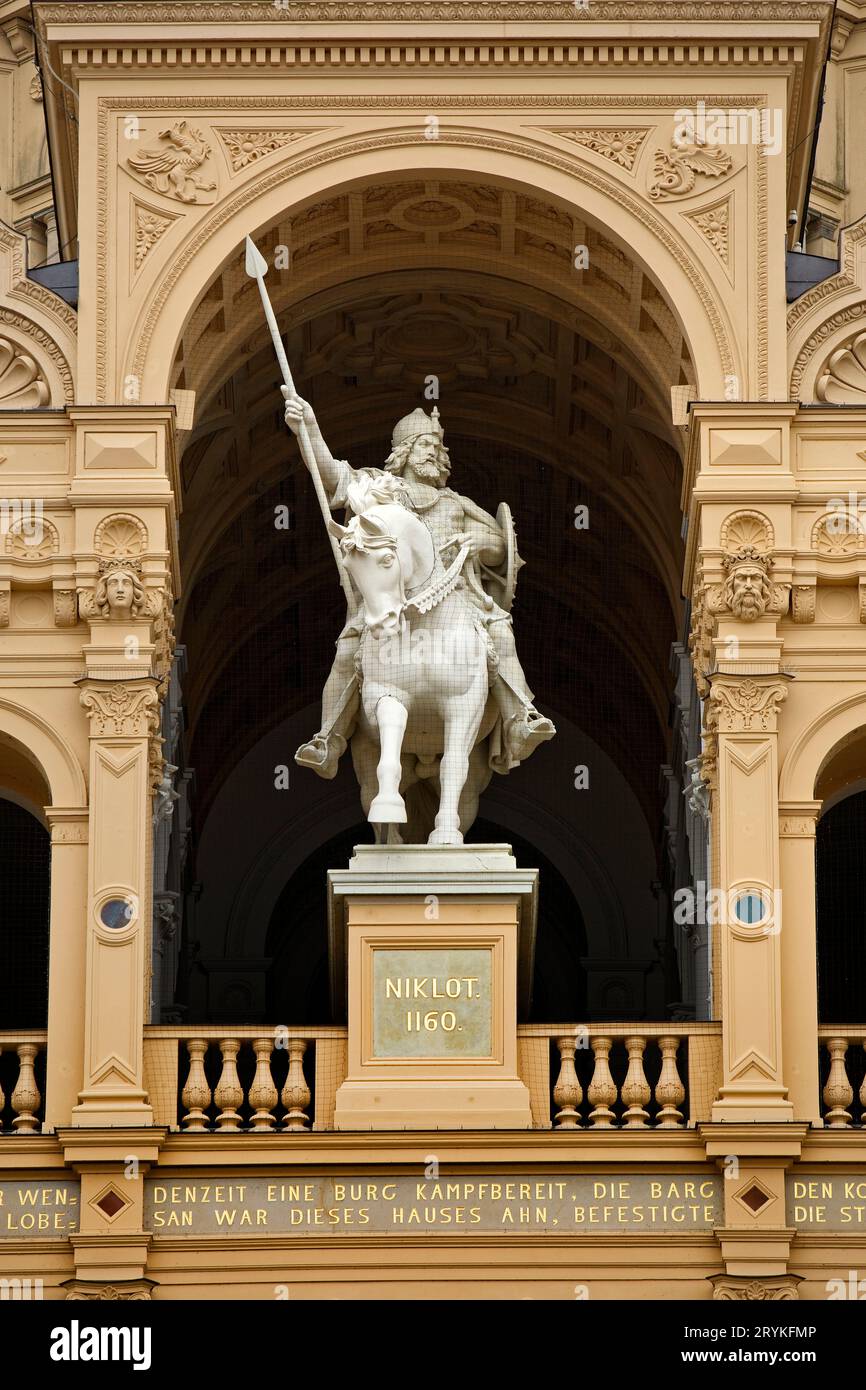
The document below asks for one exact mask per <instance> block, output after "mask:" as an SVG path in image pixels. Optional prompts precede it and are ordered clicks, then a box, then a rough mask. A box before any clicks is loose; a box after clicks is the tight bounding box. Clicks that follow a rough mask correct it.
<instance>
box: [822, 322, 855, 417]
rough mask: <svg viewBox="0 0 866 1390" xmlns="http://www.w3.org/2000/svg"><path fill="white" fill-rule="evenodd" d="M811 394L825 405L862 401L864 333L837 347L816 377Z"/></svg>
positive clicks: (851, 403)
mask: <svg viewBox="0 0 866 1390" xmlns="http://www.w3.org/2000/svg"><path fill="white" fill-rule="evenodd" d="M815 394H816V395H817V397H818V399H819V401H827V402H828V404H829V405H866V333H858V335H857V337H856V338H855V339H854V341H853V342H851V343H849V344H848V346H847V347H842V348H837V349H836V351H835V352H834V353H833V354H832V356H831V357H830V359H829V361H828V362H827V365H826V367H825V368H824V371H823V372H822V373H821V375H820V377H819V378H818V385H817V386H816V388H815Z"/></svg>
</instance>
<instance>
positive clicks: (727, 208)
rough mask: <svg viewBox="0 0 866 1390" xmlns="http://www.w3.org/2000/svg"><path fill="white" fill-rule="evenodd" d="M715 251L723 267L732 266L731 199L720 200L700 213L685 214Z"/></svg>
mask: <svg viewBox="0 0 866 1390" xmlns="http://www.w3.org/2000/svg"><path fill="white" fill-rule="evenodd" d="M685 216H686V218H687V220H688V221H689V222H692V223H693V224H694V225H695V226H696V227H697V229H698V231H699V232H700V233H701V235H702V236H703V238H704V240H705V241H708V242H709V244H710V246H711V247H712V248H713V250H714V251H715V253H716V255H717V256H718V258H719V260H720V261H721V262H722V265H724V266H728V265H729V264H730V232H731V199H730V198H720V199H719V201H718V202H716V203H711V204H710V206H709V207H707V208H702V209H701V210H700V211H699V212H690V213H686V214H685Z"/></svg>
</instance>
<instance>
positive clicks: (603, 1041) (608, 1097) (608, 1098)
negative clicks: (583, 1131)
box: [586, 1038, 617, 1129]
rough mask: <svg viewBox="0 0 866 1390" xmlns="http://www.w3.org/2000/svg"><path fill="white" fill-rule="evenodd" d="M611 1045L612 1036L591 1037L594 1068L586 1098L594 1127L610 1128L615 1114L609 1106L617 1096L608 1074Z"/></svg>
mask: <svg viewBox="0 0 866 1390" xmlns="http://www.w3.org/2000/svg"><path fill="white" fill-rule="evenodd" d="M612 1047H613V1039H612V1038H593V1039H592V1050H593V1052H594V1053H595V1069H594V1071H593V1073H592V1080H591V1081H590V1083H589V1086H588V1087H587V1092H586V1094H587V1099H588V1100H589V1101H591V1103H592V1105H593V1107H594V1108H593V1111H592V1113H591V1115H590V1117H589V1122H590V1124H591V1125H592V1126H593V1128H594V1129H610V1128H611V1127H612V1126H613V1124H614V1121H615V1119H616V1116H615V1115H614V1113H613V1111H612V1110H611V1108H610V1107H611V1106H612V1105H613V1103H614V1101H615V1100H616V1097H617V1090H616V1083H615V1082H614V1079H613V1077H612V1076H611V1074H610V1065H609V1063H608V1058H609V1057H610V1049H611V1048H612Z"/></svg>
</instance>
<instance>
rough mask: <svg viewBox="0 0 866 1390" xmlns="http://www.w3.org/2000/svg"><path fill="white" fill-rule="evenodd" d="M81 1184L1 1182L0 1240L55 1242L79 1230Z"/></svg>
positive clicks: (76, 1181) (71, 1181)
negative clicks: (59, 1237) (58, 1238)
mask: <svg viewBox="0 0 866 1390" xmlns="http://www.w3.org/2000/svg"><path fill="white" fill-rule="evenodd" d="M80 1194H81V1184H80V1183H79V1181H78V1180H77V1178H73V1179H71V1180H70V1181H69V1182H65V1181H61V1182H55V1181H54V1180H53V1179H51V1178H48V1179H46V1181H45V1182H0V1240H22V1239H23V1240H32V1239H36V1240H52V1239H55V1240H56V1239H57V1237H58V1236H68V1235H71V1234H72V1233H73V1232H74V1231H77V1230H78V1207H79V1197H80Z"/></svg>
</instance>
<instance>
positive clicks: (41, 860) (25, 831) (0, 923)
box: [0, 800, 51, 1030]
mask: <svg viewBox="0 0 866 1390" xmlns="http://www.w3.org/2000/svg"><path fill="white" fill-rule="evenodd" d="M50 860H51V847H50V840H49V836H48V832H47V831H46V830H45V829H43V827H42V826H41V825H40V824H39V822H38V821H37V820H36V819H35V818H34V817H33V816H32V815H31V814H30V813H29V811H25V810H23V809H22V807H20V806H16V805H15V804H14V803H13V802H11V801H2V800H0V1030H2V1029H7V1028H44V1027H45V1025H46V1024H47V1022H48V918H49V873H50Z"/></svg>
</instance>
